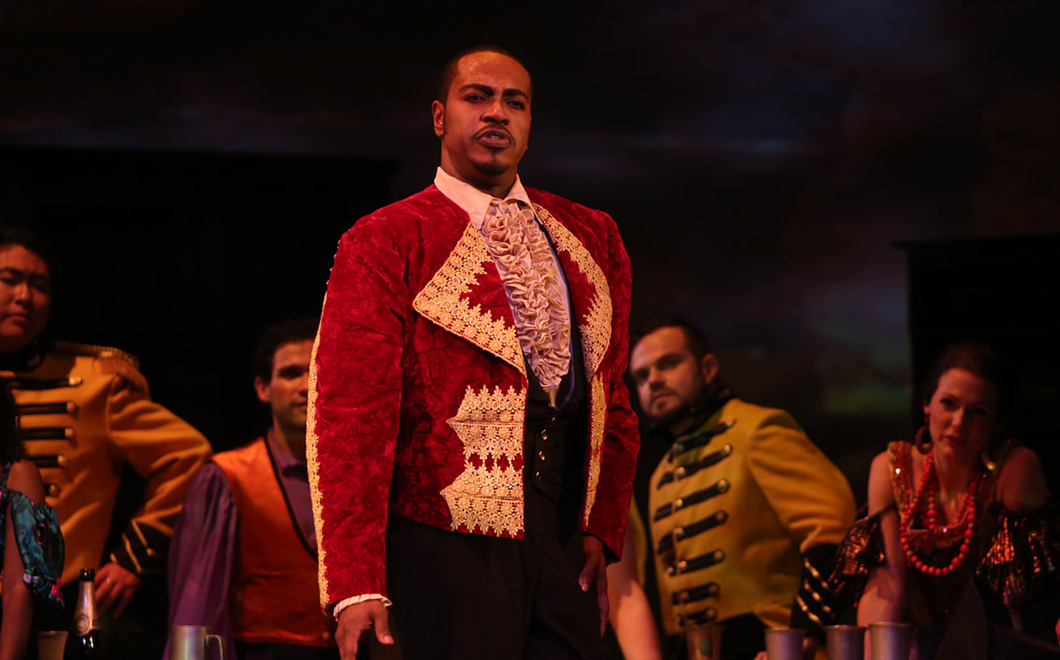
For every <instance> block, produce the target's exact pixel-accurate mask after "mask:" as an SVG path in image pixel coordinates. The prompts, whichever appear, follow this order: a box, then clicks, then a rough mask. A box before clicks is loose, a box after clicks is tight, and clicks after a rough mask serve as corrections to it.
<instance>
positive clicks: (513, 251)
mask: <svg viewBox="0 0 1060 660" xmlns="http://www.w3.org/2000/svg"><path fill="white" fill-rule="evenodd" d="M481 230H482V235H483V237H484V238H485V239H486V247H487V249H488V250H489V252H490V254H491V255H492V256H493V260H494V262H495V263H496V264H497V270H498V271H499V272H500V276H501V282H502V283H503V284H504V289H505V291H507V293H508V300H509V302H510V303H511V306H512V313H513V314H514V316H515V331H516V334H517V335H518V337H519V344H520V345H521V346H522V348H523V353H524V354H525V355H526V358H527V361H528V362H529V363H530V369H531V370H532V371H533V372H534V375H535V376H537V380H538V382H539V383H540V384H541V387H542V389H544V390H545V391H546V392H548V394H549V400H550V401H551V403H552V406H553V407H555V405H556V395H557V393H558V392H559V384H560V380H562V378H563V376H564V374H566V373H567V370H568V369H569V368H570V316H569V315H568V314H567V312H566V305H564V302H563V297H562V295H563V294H562V287H561V285H560V274H559V272H558V270H557V269H556V262H555V260H554V259H553V257H552V251H551V249H550V248H549V245H548V241H547V240H546V239H545V234H544V231H542V229H541V227H539V226H538V224H537V220H536V219H534V212H533V210H532V209H530V208H526V207H525V206H523V205H520V204H519V202H517V201H515V200H507V201H504V202H500V201H497V200H494V201H493V202H492V203H491V204H490V207H489V210H488V211H487V212H486V219H485V221H484V222H483V224H482V227H481Z"/></svg>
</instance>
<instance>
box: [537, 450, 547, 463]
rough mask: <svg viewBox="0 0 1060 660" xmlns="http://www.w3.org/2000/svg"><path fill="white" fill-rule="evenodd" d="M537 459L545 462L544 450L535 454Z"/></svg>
mask: <svg viewBox="0 0 1060 660" xmlns="http://www.w3.org/2000/svg"><path fill="white" fill-rule="evenodd" d="M537 458H538V460H542V461H543V460H545V450H544V449H542V450H541V451H539V452H537Z"/></svg>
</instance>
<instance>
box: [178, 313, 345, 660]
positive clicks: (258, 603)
mask: <svg viewBox="0 0 1060 660" xmlns="http://www.w3.org/2000/svg"><path fill="white" fill-rule="evenodd" d="M316 328H317V323H316V321H315V320H314V319H305V320H301V321H284V322H282V323H279V324H277V325H274V326H272V327H270V328H268V329H266V330H265V332H264V333H263V334H262V336H261V339H260V340H259V342H258V348H257V351H256V352H255V355H254V370H255V377H254V389H255V390H256V392H257V394H258V398H260V399H261V400H262V401H263V402H264V403H268V404H269V406H270V407H271V409H272V426H271V428H270V429H269V430H268V432H267V433H266V434H265V435H264V436H262V437H260V438H258V439H257V440H255V441H253V442H251V443H250V444H248V445H245V446H243V447H241V448H239V449H234V450H232V451H226V452H222V453H220V454H217V455H215V456H214V457H213V460H212V461H211V462H209V463H207V464H206V465H204V466H203V467H202V469H200V470H199V474H198V475H197V476H196V480H195V483H194V484H193V485H192V488H191V491H190V493H189V494H188V497H187V499H186V500H185V502H184V510H183V512H182V513H181V516H180V518H179V519H178V521H177V527H176V530H175V531H174V537H173V544H172V546H171V547H172V549H171V552H170V560H169V592H170V612H169V623H170V625H171V626H173V625H204V626H210V627H211V628H213V629H214V631H215V632H217V633H218V634H221V635H223V636H224V637H225V638H226V642H227V644H228V646H229V648H230V649H231V648H232V644H235V648H236V650H237V652H238V657H239V658H240V660H265V659H266V658H270V659H273V658H289V659H292V660H323V659H325V658H326V659H328V660H337V659H338V657H339V654H338V651H337V650H336V648H335V645H334V641H333V625H334V624H333V623H331V622H330V620H329V618H328V617H325V616H324V614H323V613H322V612H321V610H320V606H319V604H318V602H317V544H316V536H315V534H314V531H313V513H312V506H311V503H310V495H309V481H308V474H307V471H306V462H305V432H306V406H307V403H308V387H309V361H310V356H311V354H312V350H313V337H314V335H315V334H316Z"/></svg>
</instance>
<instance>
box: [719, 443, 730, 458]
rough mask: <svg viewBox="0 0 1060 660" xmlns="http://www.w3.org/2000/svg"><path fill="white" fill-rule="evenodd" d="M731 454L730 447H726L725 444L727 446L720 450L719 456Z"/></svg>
mask: <svg viewBox="0 0 1060 660" xmlns="http://www.w3.org/2000/svg"><path fill="white" fill-rule="evenodd" d="M731 453H732V445H728V444H727V445H725V446H724V447H722V448H721V455H722V456H728V455H729V454H731Z"/></svg>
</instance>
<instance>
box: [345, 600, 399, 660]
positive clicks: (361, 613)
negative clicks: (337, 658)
mask: <svg viewBox="0 0 1060 660" xmlns="http://www.w3.org/2000/svg"><path fill="white" fill-rule="evenodd" d="M369 628H375V638H376V639H378V640H379V643H380V644H393V643H394V637H393V636H392V635H391V634H390V623H389V616H388V615H387V611H386V606H384V605H383V601H381V600H378V599H374V598H373V599H372V600H366V601H363V602H360V603H357V604H355V605H350V606H349V607H347V608H346V609H344V610H342V612H340V613H339V621H338V628H337V630H336V631H335V642H336V643H337V644H338V645H339V653H340V654H341V655H342V660H356V658H357V646H358V644H359V643H360V641H361V634H362V633H363V632H364V631H365V630H367V629H369Z"/></svg>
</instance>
